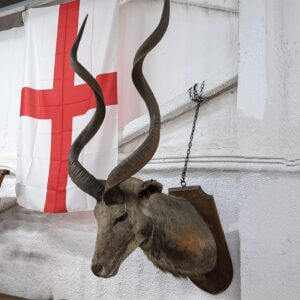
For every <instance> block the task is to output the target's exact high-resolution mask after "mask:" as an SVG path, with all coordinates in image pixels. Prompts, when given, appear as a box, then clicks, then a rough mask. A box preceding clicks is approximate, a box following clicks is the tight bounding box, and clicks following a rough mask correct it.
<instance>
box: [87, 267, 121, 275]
mask: <svg viewBox="0 0 300 300" xmlns="http://www.w3.org/2000/svg"><path fill="white" fill-rule="evenodd" d="M91 269H92V272H93V273H94V274H95V275H96V276H97V277H102V278H109V277H113V276H115V275H116V274H117V273H118V270H119V265H116V266H115V267H114V268H112V269H110V268H106V267H105V266H103V265H101V264H92V268H91Z"/></svg>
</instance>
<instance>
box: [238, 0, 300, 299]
mask: <svg viewBox="0 0 300 300" xmlns="http://www.w3.org/2000/svg"><path fill="white" fill-rule="evenodd" d="M299 11H300V2H299V1H296V0H292V1H281V0H272V1H271V0H265V1H261V0H253V1H248V0H241V1H240V31H239V35H240V37H239V39H240V65H239V88H238V99H237V113H238V141H239V147H240V151H241V155H244V156H246V157H248V158H257V157H258V158H264V161H265V165H267V164H266V162H268V161H269V162H270V163H271V162H279V163H281V164H282V170H281V171H280V172H274V171H272V170H270V171H272V172H267V173H261V174H260V175H258V174H257V173H255V174H254V173H251V172H249V173H248V174H247V175H246V176H245V177H244V178H243V181H242V182H244V184H247V186H248V188H246V189H245V191H244V193H243V194H242V195H241V204H240V212H239V230H240V238H241V298H242V299H257V300H259V299H296V298H297V297H298V295H299V280H300V267H299V253H300V225H299V222H298V220H297V219H298V217H297V214H296V213H295V211H300V201H299V197H300V180H299V168H297V167H296V165H299V159H300V130H299V129H300V101H299V100H300V55H299V53H300V19H299ZM269 165H270V164H269ZM297 170H298V171H297Z"/></svg>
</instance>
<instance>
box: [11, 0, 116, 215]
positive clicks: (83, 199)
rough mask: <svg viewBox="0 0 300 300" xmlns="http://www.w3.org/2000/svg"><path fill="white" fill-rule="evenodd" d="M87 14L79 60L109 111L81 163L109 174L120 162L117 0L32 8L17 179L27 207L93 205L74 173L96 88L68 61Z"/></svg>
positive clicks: (50, 209)
mask: <svg viewBox="0 0 300 300" xmlns="http://www.w3.org/2000/svg"><path fill="white" fill-rule="evenodd" d="M86 14H88V15H89V17H88V21H87V24H86V27H85V30H84V34H83V37H82V40H81V43H80V46H79V51H78V60H79V61H80V62H81V63H82V65H84V66H85V68H87V69H88V71H89V72H90V73H91V74H92V75H93V76H94V77H95V78H96V79H97V81H98V82H99V83H100V85H101V88H102V90H103V94H104V99H105V105H106V117H105V121H104V123H103V125H102V127H101V128H100V130H99V131H98V133H97V134H96V136H95V137H94V138H93V139H92V140H91V141H90V142H89V143H88V144H87V145H86V147H85V148H84V150H83V151H82V154H81V156H80V162H81V163H82V164H83V166H84V167H85V168H86V169H87V170H88V171H89V172H91V173H92V174H93V175H94V176H95V177H97V178H103V179H105V178H106V177H107V175H108V173H109V172H110V170H111V169H112V168H113V167H114V166H115V165H116V162H117V107H118V106H117V73H116V71H117V69H116V67H117V55H116V53H117V21H118V0H109V1H108V0H80V1H79V0H75V1H72V2H68V3H65V4H61V5H56V6H50V7H44V8H35V9H30V10H28V11H27V12H26V13H25V14H24V16H23V17H24V26H25V43H26V54H25V60H26V61H25V76H24V85H23V89H22V93H21V94H22V95H21V109H20V119H21V120H20V130H19V146H18V147H19V148H18V163H17V184H16V192H17V199H18V203H19V204H20V205H21V206H23V207H26V208H30V209H34V210H39V211H44V212H47V213H63V212H68V211H80V210H90V209H93V208H94V206H95V200H94V199H93V198H92V197H90V196H89V195H87V194H85V193H84V192H82V191H81V190H80V189H79V188H77V186H75V185H74V184H73V182H72V181H71V179H70V178H69V177H68V154H69V150H70V147H71V144H72V141H74V139H75V138H76V137H77V136H78V134H79V133H80V132H81V130H82V129H83V128H84V126H85V125H86V124H87V123H88V121H89V120H90V119H91V117H92V115H93V113H94V111H95V107H96V102H95V98H94V95H93V93H92V91H91V90H90V88H89V87H88V86H87V84H86V83H85V82H83V81H82V80H81V79H80V78H79V77H78V76H77V75H76V74H74V72H73V70H72V68H71V65H70V49H71V47H72V45H73V43H74V41H75V38H76V36H77V32H78V30H79V28H80V26H81V24H82V22H83V19H84V17H85V16H86Z"/></svg>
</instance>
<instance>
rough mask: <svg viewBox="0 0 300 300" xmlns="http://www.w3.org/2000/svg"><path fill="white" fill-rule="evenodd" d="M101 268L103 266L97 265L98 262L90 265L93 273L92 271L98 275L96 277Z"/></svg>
mask: <svg viewBox="0 0 300 300" xmlns="http://www.w3.org/2000/svg"><path fill="white" fill-rule="evenodd" d="M102 269H103V266H102V265H99V264H97V265H92V271H93V273H94V274H95V275H96V276H98V277H99V273H101V271H102Z"/></svg>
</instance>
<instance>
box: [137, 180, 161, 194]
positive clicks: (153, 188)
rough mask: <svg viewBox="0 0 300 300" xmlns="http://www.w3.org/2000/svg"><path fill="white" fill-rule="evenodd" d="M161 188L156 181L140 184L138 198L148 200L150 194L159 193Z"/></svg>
mask: <svg viewBox="0 0 300 300" xmlns="http://www.w3.org/2000/svg"><path fill="white" fill-rule="evenodd" d="M162 189H163V186H162V184H161V183H160V182H158V181H156V180H153V179H151V180H147V181H144V183H143V184H142V186H141V188H140V191H139V193H138V196H139V198H149V197H150V196H151V195H152V194H155V193H161V192H162Z"/></svg>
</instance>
